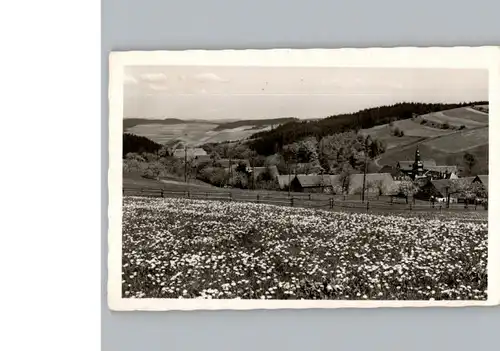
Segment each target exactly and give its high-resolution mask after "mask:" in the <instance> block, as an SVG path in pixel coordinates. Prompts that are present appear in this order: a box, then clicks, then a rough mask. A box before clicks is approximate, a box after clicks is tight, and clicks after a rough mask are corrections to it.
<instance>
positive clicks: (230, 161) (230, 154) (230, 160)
mask: <svg viewBox="0 0 500 351" xmlns="http://www.w3.org/2000/svg"><path fill="white" fill-rule="evenodd" d="M228 152H229V183H231V176H232V175H233V169H232V168H233V167H232V159H231V158H232V155H233V153H232V152H231V149H229V150H228Z"/></svg>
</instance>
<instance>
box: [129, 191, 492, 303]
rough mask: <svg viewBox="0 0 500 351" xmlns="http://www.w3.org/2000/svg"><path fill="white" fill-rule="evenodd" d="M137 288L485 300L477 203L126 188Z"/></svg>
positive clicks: (132, 282)
mask: <svg viewBox="0 0 500 351" xmlns="http://www.w3.org/2000/svg"><path fill="white" fill-rule="evenodd" d="M123 206H124V209H123V260H122V264H123V269H122V277H123V278H122V294H123V296H124V297H134V298H202V299H234V298H242V299H302V298H303V299H349V300H353V299H372V300H374V299H379V300H395V299H399V300H430V299H435V300H441V299H442V300H458V299H461V300H462V299H467V300H485V299H486V297H487V294H486V287H487V276H486V262H487V220H486V218H484V217H481V216H480V215H478V213H468V214H460V215H459V216H453V215H450V214H446V215H439V214H428V213H426V214H418V215H415V214H405V215H403V214H400V215H397V216H395V215H373V214H361V213H346V212H330V211H322V210H312V209H300V208H286V207H277V206H271V205H263V204H254V203H234V202H233V203H230V202H222V201H203V200H187V199H161V198H160V199H153V198H137V197H125V198H124V203H123Z"/></svg>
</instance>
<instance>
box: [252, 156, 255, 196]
mask: <svg viewBox="0 0 500 351" xmlns="http://www.w3.org/2000/svg"><path fill="white" fill-rule="evenodd" d="M252 189H253V190H255V154H254V152H252Z"/></svg>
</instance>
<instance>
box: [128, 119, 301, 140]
mask: <svg viewBox="0 0 500 351" xmlns="http://www.w3.org/2000/svg"><path fill="white" fill-rule="evenodd" d="M295 120H296V119H295V118H275V119H257V120H237V121H229V122H228V121H206V120H181V119H177V118H167V119H142V118H127V119H124V120H123V130H124V132H126V133H132V134H135V135H138V136H143V137H146V138H148V139H151V140H153V141H155V142H157V143H160V144H165V143H168V142H170V141H172V140H179V141H181V142H183V143H185V144H187V145H188V146H197V145H201V144H206V143H218V142H224V141H231V140H241V139H246V138H248V137H250V136H251V135H253V134H254V133H258V132H264V131H267V130H270V129H271V128H272V127H275V126H278V125H280V124H283V123H287V122H291V121H295Z"/></svg>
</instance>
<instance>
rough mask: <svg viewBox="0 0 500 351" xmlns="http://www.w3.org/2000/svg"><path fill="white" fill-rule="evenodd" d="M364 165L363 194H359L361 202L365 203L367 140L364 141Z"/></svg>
mask: <svg viewBox="0 0 500 351" xmlns="http://www.w3.org/2000/svg"><path fill="white" fill-rule="evenodd" d="M364 156H365V165H364V167H363V192H362V193H361V202H363V203H364V202H365V187H366V167H367V162H366V159H367V157H368V138H367V139H366V141H365V155H364Z"/></svg>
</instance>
